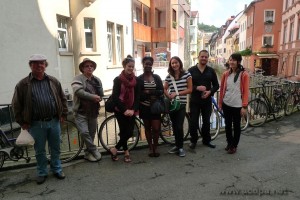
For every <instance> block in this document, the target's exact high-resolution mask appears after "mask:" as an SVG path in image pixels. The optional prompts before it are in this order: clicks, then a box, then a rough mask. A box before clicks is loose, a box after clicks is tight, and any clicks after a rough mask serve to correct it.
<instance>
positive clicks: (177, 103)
mask: <svg viewBox="0 0 300 200" xmlns="http://www.w3.org/2000/svg"><path fill="white" fill-rule="evenodd" d="M170 77H171V80H172V84H173V87H174V89H175V92H176V98H175V99H173V100H172V101H171V102H170V112H174V111H177V110H179V109H180V106H181V104H180V100H179V92H178V89H177V85H176V82H175V79H174V77H173V76H172V75H171V74H170Z"/></svg>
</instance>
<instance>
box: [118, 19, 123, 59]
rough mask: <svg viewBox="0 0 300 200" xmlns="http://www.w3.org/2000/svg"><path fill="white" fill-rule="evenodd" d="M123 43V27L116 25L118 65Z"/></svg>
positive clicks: (121, 55)
mask: <svg viewBox="0 0 300 200" xmlns="http://www.w3.org/2000/svg"><path fill="white" fill-rule="evenodd" d="M123 41H124V27H123V26H122V25H119V24H117V27H116V62H117V63H118V64H120V63H122V57H123V51H124V47H123Z"/></svg>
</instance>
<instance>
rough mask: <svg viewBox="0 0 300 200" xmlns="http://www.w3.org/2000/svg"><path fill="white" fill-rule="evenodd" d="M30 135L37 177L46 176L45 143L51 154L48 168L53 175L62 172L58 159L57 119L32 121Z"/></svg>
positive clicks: (59, 132)
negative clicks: (32, 139)
mask: <svg viewBox="0 0 300 200" xmlns="http://www.w3.org/2000/svg"><path fill="white" fill-rule="evenodd" d="M29 132H30V134H31V135H32V137H33V138H34V140H35V143H34V150H35V157H36V162H37V175H38V176H46V175H48V169H47V164H48V159H47V157H46V141H48V148H49V149H50V153H51V160H50V168H51V171H52V172H53V173H60V172H61V171H62V167H61V161H60V159H59V157H60V142H61V140H60V134H61V129H60V122H59V120H58V118H53V119H52V120H51V121H33V122H32V124H31V126H30V129H29Z"/></svg>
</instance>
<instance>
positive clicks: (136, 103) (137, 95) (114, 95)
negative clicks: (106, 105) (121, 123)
mask: <svg viewBox="0 0 300 200" xmlns="http://www.w3.org/2000/svg"><path fill="white" fill-rule="evenodd" d="M135 78H136V77H135ZM120 94H121V80H120V78H119V76H117V77H116V78H115V79H114V85H113V91H112V99H113V102H115V104H116V106H117V108H118V109H119V111H120V112H121V113H124V112H125V111H126V109H127V108H126V106H125V105H124V103H123V102H122V101H121V100H120V99H119V96H120ZM139 99H140V85H139V82H138V80H137V81H136V85H135V87H134V102H133V108H131V109H133V110H134V111H138V109H139Z"/></svg>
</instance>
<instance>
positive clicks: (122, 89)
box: [109, 55, 139, 162]
mask: <svg viewBox="0 0 300 200" xmlns="http://www.w3.org/2000/svg"><path fill="white" fill-rule="evenodd" d="M134 64H135V63H134V60H133V58H132V57H131V56H130V55H128V56H127V58H125V59H124V60H123V62H122V65H123V68H124V70H123V71H122V72H121V74H120V75H119V76H117V77H116V78H115V79H114V85H113V91H112V100H113V101H114V102H115V104H116V108H115V116H116V118H117V121H118V124H119V128H120V140H119V141H118V143H117V145H116V146H115V147H114V148H111V149H110V150H109V153H110V154H111V158H112V160H113V161H117V160H118V157H117V152H118V150H120V149H123V150H124V153H125V156H124V162H131V158H130V155H129V151H128V147H127V141H128V139H129V138H130V137H131V136H132V133H133V129H134V123H135V113H136V112H137V111H138V106H139V89H138V84H137V80H136V76H135V75H134Z"/></svg>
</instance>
